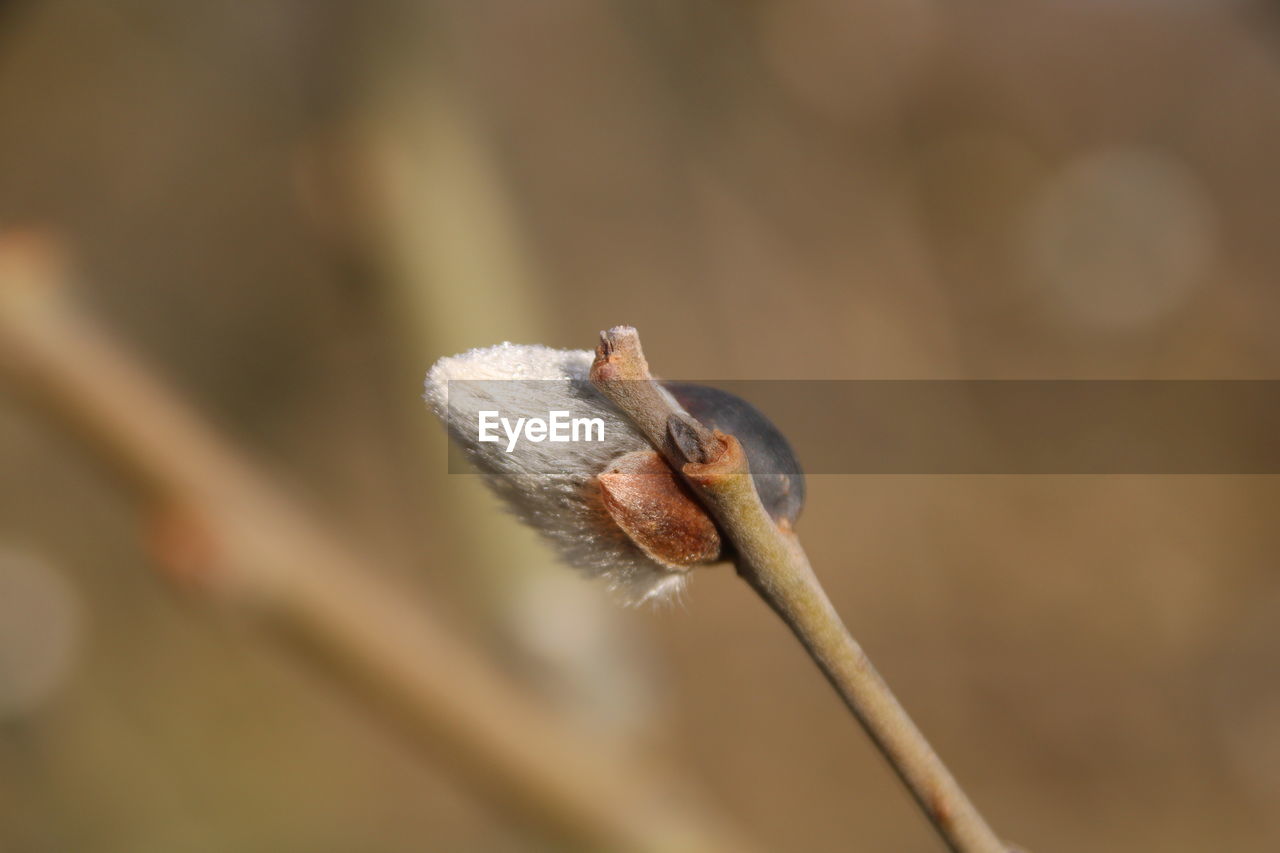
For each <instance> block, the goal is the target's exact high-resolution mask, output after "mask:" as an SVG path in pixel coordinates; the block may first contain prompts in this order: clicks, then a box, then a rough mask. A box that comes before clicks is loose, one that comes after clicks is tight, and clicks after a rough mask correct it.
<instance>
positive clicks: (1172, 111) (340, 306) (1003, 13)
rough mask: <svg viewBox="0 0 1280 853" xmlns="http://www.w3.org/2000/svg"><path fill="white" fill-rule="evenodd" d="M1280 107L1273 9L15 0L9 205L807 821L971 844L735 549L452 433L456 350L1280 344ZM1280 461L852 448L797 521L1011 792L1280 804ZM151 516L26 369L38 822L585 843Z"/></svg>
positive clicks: (235, 417)
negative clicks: (656, 581)
mask: <svg viewBox="0 0 1280 853" xmlns="http://www.w3.org/2000/svg"><path fill="white" fill-rule="evenodd" d="M1277 151H1280V16H1278V15H1277V12H1276V9H1275V7H1274V6H1273V5H1271V4H1268V3H1263V2H1226V0H1217V2H1215V0H1163V1H1162V0H1111V2H1077V3H1067V2H1054V0H1036V2H1021V3H1012V2H1000V0H980V2H972V3H965V4H958V5H955V4H952V5H948V4H944V3H941V2H935V0H892V1H891V0H877V2H866V0H852V2H837V0H795V2H752V3H747V4H741V3H717V2H693V3H669V2H668V3H642V2H631V1H630V0H615V2H605V3H591V2H584V0H549V2H539V3H519V2H497V1H496V0H487V1H486V0H481V2H470V3H462V2H457V3H449V2H421V0H417V1H416V2H408V0H375V2H366V3H359V4H357V3H345V4H344V3H337V2H319V3H317V2H305V0H286V1H285V2H260V3H252V4H240V3H222V4H217V3H204V4H201V3H173V2H159V0H94V2H89V0H45V2H36V1H35V0H25V2H24V0H9V2H7V3H4V4H3V5H0V229H8V228H17V227H26V226H31V225H36V226H40V227H44V228H48V229H52V233H54V234H56V235H57V237H58V238H59V239H61V240H62V241H64V243H65V245H66V246H67V248H68V250H69V252H70V254H71V256H72V258H73V262H74V269H75V271H76V283H75V285H74V287H73V288H72V291H71V293H70V296H71V298H73V299H74V300H75V302H76V303H77V304H78V305H79V306H80V307H81V308H82V309H83V310H84V311H85V312H87V313H88V315H89V316H90V317H92V318H93V319H94V321H95V322H97V323H99V324H100V325H101V326H102V327H103V328H104V329H106V330H108V331H109V332H110V333H111V334H113V335H115V336H116V337H118V338H119V339H120V340H121V341H122V342H123V345H124V346H126V347H127V348H128V349H129V350H130V351H131V352H133V353H134V354H135V355H136V356H137V357H138V358H139V359H141V360H142V361H143V363H145V364H146V365H148V366H149V369H150V370H152V371H153V372H154V373H155V374H156V375H157V376H158V377H159V378H160V379H162V380H163V381H164V382H165V383H166V384H167V385H169V386H171V387H173V388H174V389H176V390H177V392H178V393H179V395H180V396H182V397H183V398H185V399H186V400H188V401H189V402H191V403H192V404H193V405H194V406H195V407H196V408H197V409H198V410H199V411H200V412H201V413H202V414H203V415H204V416H205V417H206V418H207V419H208V420H209V421H210V422H211V423H212V424H214V425H215V426H216V427H217V428H218V429H220V430H222V431H223V432H224V433H225V435H227V436H228V437H229V438H230V439H231V440H232V441H233V443H234V444H235V445H236V446H237V447H239V448H240V449H241V450H242V451H243V452H244V453H245V454H246V455H247V457H248V458H250V459H252V460H254V462H255V465H256V467H257V469H258V472H259V473H260V474H261V475H263V476H266V477H268V478H270V479H271V480H272V481H273V482H275V483H278V484H281V485H282V486H283V488H284V489H285V490H286V491H288V492H289V493H290V494H292V495H295V496H297V498H298V500H299V501H300V502H301V503H302V504H303V505H305V506H306V507H308V509H309V511H312V512H314V514H315V515H316V516H318V517H320V518H322V519H325V520H326V523H327V524H328V526H329V527H330V528H331V529H333V530H334V531H336V532H337V533H338V534H339V535H341V537H342V538H343V539H345V540H346V541H348V542H350V543H352V547H353V548H356V549H358V550H359V551H360V552H361V553H362V554H363V555H365V557H367V558H368V559H369V560H370V561H372V562H373V563H374V564H376V565H377V566H378V567H379V569H380V571H381V572H382V573H383V574H385V575H386V578H387V580H388V582H391V583H394V584H397V585H398V587H399V588H402V589H407V590H409V591H410V595H411V596H412V597H415V599H420V600H422V601H424V602H431V604H432V606H433V608H434V610H436V611H437V612H440V613H442V614H444V617H445V618H446V621H447V622H448V623H449V624H450V626H451V627H452V628H453V629H455V630H456V631H457V632H458V633H460V634H461V635H463V636H465V637H467V638H468V640H469V641H470V642H471V643H473V644H474V645H475V646H477V647H479V648H481V649H483V650H484V653H485V654H486V655H488V656H489V657H490V658H491V659H492V660H494V661H496V662H497V665H498V666H500V667H501V668H502V670H503V671H504V672H505V673H506V675H507V676H508V677H509V678H510V679H511V680H512V681H513V682H514V683H516V684H518V685H520V686H521V688H522V689H526V690H528V691H530V692H531V693H533V694H534V695H537V696H539V697H541V701H545V702H546V703H548V704H550V705H551V706H552V707H554V708H555V709H557V711H556V713H557V715H558V717H559V718H560V719H562V720H564V721H566V722H567V723H568V724H569V725H571V726H572V727H573V728H574V730H576V731H583V732H591V733H593V736H603V737H607V738H610V739H616V740H617V741H620V742H625V743H629V744H632V745H634V746H636V747H637V748H639V749H642V750H652V751H654V752H656V753H661V754H663V755H666V756H669V757H670V758H671V760H672V761H673V763H675V764H676V765H678V766H679V767H680V768H681V769H682V771H683V772H684V773H685V774H686V776H687V777H688V779H689V780H691V783H692V784H694V785H696V786H697V787H698V788H699V789H700V790H702V791H704V792H705V795H706V799H707V800H708V802H710V803H711V804H713V806H714V807H715V808H716V809H717V810H718V812H719V813H721V814H723V815H724V816H725V817H726V819H727V820H729V821H732V822H733V823H734V824H735V825H736V826H737V827H738V828H739V830H740V831H741V832H742V833H743V834H745V835H746V836H747V837H749V838H751V839H754V840H755V842H756V843H757V844H758V846H759V847H760V848H761V849H763V850H788V851H790V850H804V851H837V850H840V851H844V850H867V851H881V850H884V851H890V850H892V851H915V850H919V851H931V850H936V849H938V843H937V842H936V841H935V839H934V838H933V837H932V836H931V834H930V832H929V830H928V827H927V825H926V824H925V823H924V821H923V820H922V819H921V818H920V817H919V816H918V814H917V813H916V812H915V810H914V808H913V806H912V804H911V803H910V801H909V800H908V798H907V796H906V795H905V793H904V792H903V791H902V790H901V788H900V786H899V785H898V783H897V782H896V780H895V779H894V778H893V777H892V775H891V773H890V772H889V770H888V769H887V767H886V766H885V765H884V762H883V761H882V760H881V759H880V757H879V756H878V755H877V754H876V753H875V752H874V751H873V749H872V748H871V747H870V745H869V744H868V743H867V741H866V739H865V737H864V736H863V735H862V733H861V732H860V731H859V730H858V729H857V728H856V727H855V726H854V725H853V723H852V722H851V721H850V720H849V718H848V716H847V714H846V713H845V711H844V709H843V708H842V706H841V705H840V704H839V702H838V701H837V699H836V697H835V696H834V694H833V693H832V691H831V690H830V688H829V687H828V686H827V684H826V683H825V682H824V681H823V680H822V678H821V677H820V676H819V674H818V673H817V671H816V670H815V669H814V668H813V667H812V666H811V665H810V664H809V662H808V661H807V659H806V658H805V657H804V655H803V652H802V651H801V650H800V648H799V647H798V646H797V644H795V643H794V642H793V641H792V639H791V638H790V637H789V635H788V634H787V632H786V630H785V628H783V626H782V625H781V624H780V623H779V622H778V621H777V620H776V619H775V618H774V617H773V616H772V615H771V614H770V613H769V612H767V611H766V610H765V608H764V607H763V606H762V605H761V604H760V603H759V602H758V601H757V600H755V598H754V597H753V595H752V594H751V593H750V592H749V591H748V590H747V588H746V587H745V585H743V584H742V583H741V582H739V581H738V580H737V579H736V578H735V577H734V576H733V573H732V571H731V570H729V569H727V568H719V569H711V570H705V571H701V572H699V573H698V575H697V576H696V577H695V578H694V580H693V583H692V588H691V590H690V592H689V594H688V595H687V596H685V598H684V600H683V602H682V603H680V604H678V605H676V606H672V607H668V608H659V609H639V610H628V609H624V608H622V607H620V606H618V605H617V604H616V603H614V602H613V601H611V600H610V598H609V596H608V594H607V592H606V590H604V589H603V588H601V587H599V586H598V585H594V584H590V583H588V582H586V581H582V580H580V579H579V578H577V577H576V576H574V574H573V573H572V572H569V571H566V570H564V569H562V568H560V567H558V566H556V565H555V563H554V559H553V557H552V556H551V555H550V553H549V552H548V551H547V550H546V549H545V548H543V546H542V545H541V544H540V543H539V542H538V541H537V540H536V538H535V537H534V536H532V535H531V534H530V533H529V532H528V531H526V530H523V529H520V528H518V526H517V525H516V524H515V523H514V522H513V521H512V520H511V519H510V518H508V517H507V516H505V515H504V514H503V513H502V512H501V510H500V508H499V507H498V506H497V505H496V503H495V502H494V501H493V500H491V499H490V498H489V497H488V495H486V494H485V493H484V492H483V490H482V488H481V487H480V486H479V485H478V484H477V483H476V482H475V478H472V477H466V476H450V475H447V474H446V457H445V448H444V438H443V429H442V428H441V426H440V425H439V424H438V423H437V422H435V421H434V419H433V418H432V417H431V416H430V415H429V413H428V412H427V411H426V409H425V408H424V407H423V406H422V404H421V402H420V399H419V395H420V393H421V378H422V375H423V373H424V371H425V370H426V368H427V367H428V366H429V365H430V364H431V362H432V361H434V360H435V359H436V358H438V357H440V356H443V355H449V354H452V353H455V352H458V351H461V350H464V349H467V348H470V347H473V346H482V345H489V344H493V343H497V342H500V341H503V340H512V341H518V342H540V343H545V344H548V345H552V346H561V347H574V348H590V347H591V346H593V345H594V341H595V336H596V332H597V330H599V329H601V328H605V327H608V326H611V325H615V324H618V323H628V324H633V325H635V326H637V327H638V328H639V329H640V330H641V333H642V334H643V336H644V342H645V347H646V351H647V352H648V354H649V357H650V360H651V362H652V363H653V365H654V368H655V370H657V371H659V372H660V373H662V374H665V375H667V376H672V377H680V378H691V379H707V380H713V379H725V380H736V379H793V378H804V379H855V378H891V379H916V378H929V379H951V378H966V379H968V378H983V379H1006V378H1091V379H1119V378H1125V379H1130V378H1149V379H1158V378H1228V379H1244V378H1249V379H1270V378H1277V377H1278V375H1280V336H1277V334H1276V333H1275V329H1276V326H1277V323H1278V322H1280V289H1277V287H1276V283H1277V278H1278V277H1280V240H1277V239H1276V228H1277V226H1278V220H1277V203H1276V199H1277V198H1280V168H1277V165H1276V164H1277V159H1276V152H1277ZM779 420H783V419H782V418H779ZM830 433H831V439H832V440H833V441H835V440H839V438H840V429H839V427H838V426H835V427H833V428H832V429H831V430H830ZM798 449H799V451H800V454H801V456H802V458H803V455H804V448H803V447H801V448H798ZM1278 498H1280V484H1277V483H1276V481H1275V478H1272V477H1210V476H1199V477H1171V476H1164V477H1153V476H1148V477H1136V476H1127V477H1126V476H1112V477H1088V476H1062V477H1048V476H1046V477H929V476H912V477H906V476H903V477H893V476H876V477H870V476H864V477H854V476H818V477H814V478H812V479H811V481H810V496H809V502H808V507H807V509H806V512H805V515H804V517H803V518H802V519H801V522H800V524H799V531H800V533H801V535H802V537H803V539H804V541H805V543H806V545H807V547H808V549H809V552H810V556H811V557H812V560H813V563H814V566H815V568H816V569H817V571H818V573H819V575H820V576H821V577H822V578H823V580H824V582H825V583H826V585H827V588H828V591H829V592H830V594H831V596H832V598H833V599H834V601H835V603H836V606H837V608H838V609H839V610H840V611H841V613H842V614H843V615H844V617H845V619H846V621H847V622H848V623H849V625H850V627H851V629H852V630H853V632H854V634H855V636H857V637H859V638H860V640H861V641H862V643H863V644H864V645H865V646H866V648H867V650H868V652H869V653H870V654H871V656H872V658H873V660H875V661H876V662H877V664H878V665H879V667H880V668H881V670H882V672H883V673H884V674H885V676H886V677H887V679H888V680H889V682H890V684H891V685H893V686H894V688H895V689H896V690H897V691H898V693H899V696H900V698H901V699H902V701H903V703H904V704H905V705H906V706H907V708H908V709H910V710H911V712H912V714H913V715H914V717H915V718H916V720H917V722H918V723H919V724H920V726H921V727H922V728H923V730H924V731H925V732H926V734H927V735H928V736H929V737H930V738H931V739H932V740H933V741H934V743H935V745H936V746H937V747H938V749H939V751H940V753H941V754H942V755H943V757H944V758H945V759H946V760H947V761H948V763H949V764H950V765H951V768H952V769H953V771H954V772H955V773H956V775H957V776H958V777H959V778H960V779H961V781H962V782H963V783H964V784H965V785H966V787H967V788H968V789H969V792H970V793H971V795H972V796H973V797H974V799H975V801H976V802H977V804H978V805H979V807H980V808H982V809H983V811H984V812H985V813H986V815H987V817H988V818H989V819H990V821H991V822H992V824H993V825H994V826H995V827H996V829H997V830H998V831H999V832H1000V833H1001V834H1002V835H1003V836H1005V837H1007V838H1010V839H1013V840H1016V841H1017V842H1018V843H1019V844H1021V845H1024V846H1025V847H1027V848H1028V849H1030V850H1034V851H1037V853H1044V851H1052V850H1063V851H1067V850H1090V851H1117V853H1119V851H1124V852H1125V853H1132V851H1140V850H1161V851H1205V850H1232V851H1236V850H1240V851H1245V850H1258V851H1262V850H1274V849H1277V848H1278V847H1280V809H1278V808H1277V801H1276V793H1277V791H1280V678H1278V676H1280V632H1277V630H1276V626H1277V624H1280V571H1278V570H1277V557H1276V555H1277V553H1280V549H1278V547H1277V546H1280V531H1277V528H1276V525H1275V523H1274V513H1275V510H1276V508H1277V507H1278V506H1280V500H1278ZM144 527H145V525H144V523H143V522H142V521H141V520H140V515H139V512H138V501H137V499H136V496H135V495H134V494H132V493H131V492H130V490H128V489H127V488H125V487H124V486H123V485H122V484H121V482H120V481H119V480H118V479H117V478H115V477H114V476H112V474H111V472H110V470H109V468H106V467H104V466H103V465H101V464H100V462H99V460H98V458H97V457H96V456H95V455H94V454H93V453H91V452H89V451H87V450H86V449H84V448H83V447H82V445H81V444H79V443H77V442H76V441H75V440H74V439H73V437H72V435H71V434H70V433H69V432H68V431H67V430H65V429H63V428H61V427H60V426H56V425H55V423H54V422H53V421H51V420H49V419H48V418H46V417H45V416H44V415H43V414H42V413H41V412H40V411H39V410H38V409H36V408H34V407H32V406H30V405H29V404H28V402H27V401H26V399H25V398H22V397H19V396H16V395H14V394H11V393H9V391H8V390H6V391H5V392H4V393H3V395H0V849H2V850H4V851H18V853H38V852H41V851H51V853H52V851H73V850H74V851H112V852H113V853H114V851H122V853H123V851H129V853H148V851H166V853H168V851H184V853H185V851H228V850H234V851H348V850H362V851H385V853H392V851H422V850H433V851H434V850H441V851H491V850H492V851H508V850H510V851H516V850H533V849H539V850H540V849H559V848H558V847H557V846H556V845H555V842H548V841H546V840H544V839H541V838H539V837H537V836H536V834H533V833H531V832H530V831H529V829H528V827H527V826H526V825H524V824H523V823H522V822H520V821H518V820H515V819H513V818H511V817H510V816H508V815H505V814H503V813H502V812H501V811H500V810H499V809H495V808H494V806H493V804H491V803H489V802H487V801H486V800H485V799H483V798H481V797H477V796H476V795H475V794H474V792H473V791H472V790H471V789H470V788H469V787H467V786H465V785H459V784H458V782H457V780H456V778H455V776H454V774H453V773H451V772H450V769H449V767H448V765H447V764H443V763H440V762H436V761H433V760H431V758H430V756H428V757H427V758H425V759H424V758H423V756H422V754H421V753H418V752H415V751H412V750H410V749H408V748H406V746H405V745H404V744H403V743H402V742H401V740H399V739H398V738H397V736H396V734H395V733H394V732H390V731H388V730H387V728H386V727H385V726H383V725H380V724H379V722H378V720H377V719H376V718H375V717H372V716H370V715H369V714H367V713H366V712H365V710H364V709H363V708H362V707H361V706H360V703H359V702H358V701H356V700H354V699H353V698H352V697H350V696H348V695H344V694H342V693H341V692H338V691H335V690H334V689H333V686H332V685H331V684H330V683H328V682H327V681H326V680H325V679H323V678H320V677H317V675H316V673H315V672H314V671H312V670H310V669H308V668H306V667H302V666H299V665H298V662H297V660H295V659H294V658H293V657H292V656H290V655H286V654H281V653H280V652H279V651H278V650H277V649H276V648H275V647H274V646H273V645H272V644H271V643H269V642H267V641H265V639H264V637H263V635H262V634H261V633H260V632H258V631H255V630H254V629H253V628H252V627H251V626H249V625H246V624H244V623H243V622H241V621H240V620H237V619H226V618H222V617H221V616H219V615H216V614H215V613H213V612H211V611H210V610H209V609H207V608H205V607H203V606H201V604H200V603H199V602H198V601H194V600H191V599H189V598H187V597H184V596H181V595H175V594H174V593H173V591H172V590H171V589H169V588H168V587H167V586H165V585H164V584H163V583H161V582H160V581H159V580H158V579H157V576H156V575H155V573H154V572H153V571H152V570H151V565H152V559H151V556H150V555H149V553H148V551H147V549H146V547H145V539H146V537H145V535H144Z"/></svg>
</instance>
